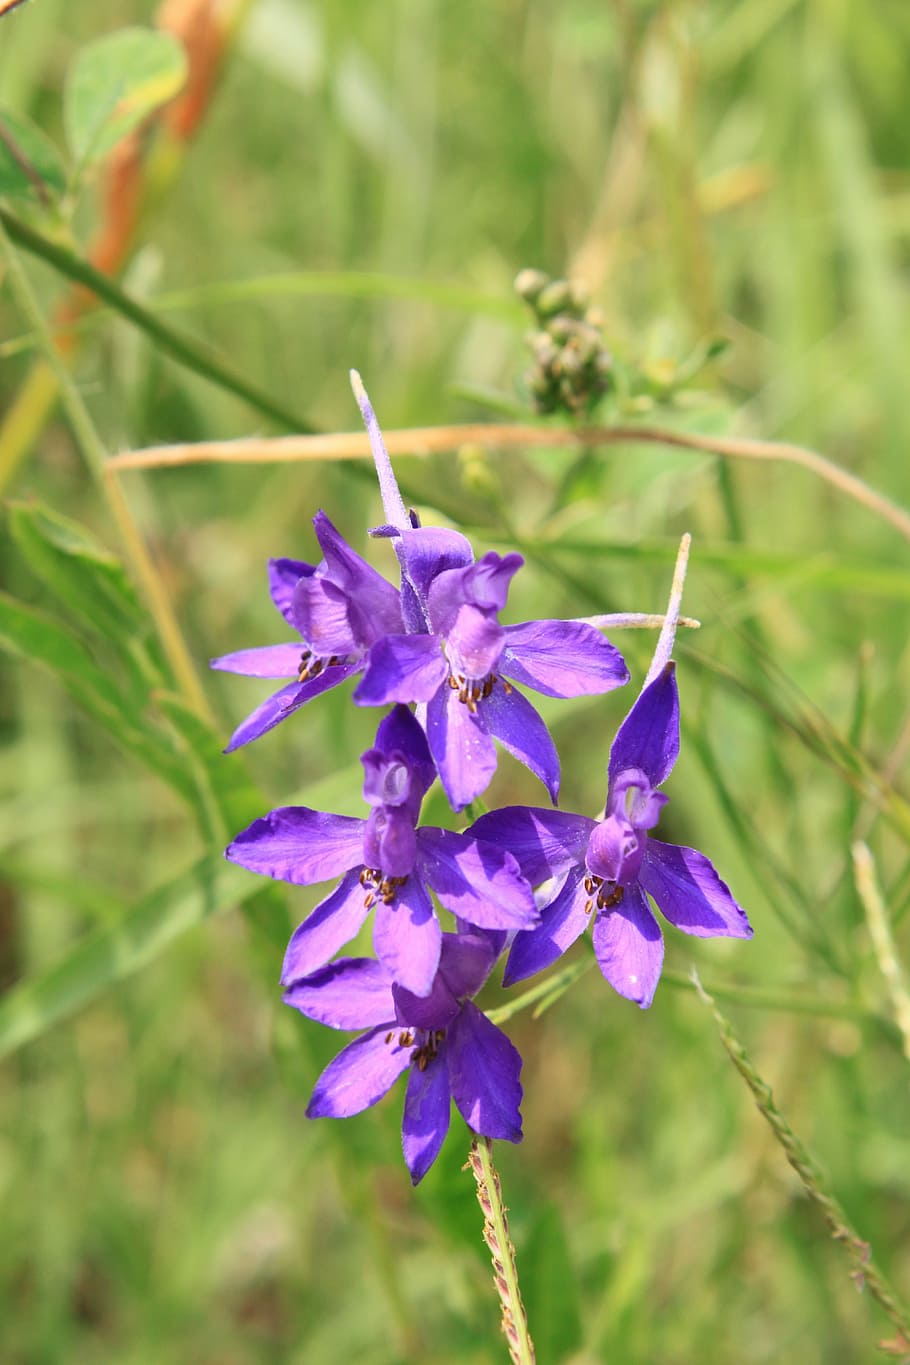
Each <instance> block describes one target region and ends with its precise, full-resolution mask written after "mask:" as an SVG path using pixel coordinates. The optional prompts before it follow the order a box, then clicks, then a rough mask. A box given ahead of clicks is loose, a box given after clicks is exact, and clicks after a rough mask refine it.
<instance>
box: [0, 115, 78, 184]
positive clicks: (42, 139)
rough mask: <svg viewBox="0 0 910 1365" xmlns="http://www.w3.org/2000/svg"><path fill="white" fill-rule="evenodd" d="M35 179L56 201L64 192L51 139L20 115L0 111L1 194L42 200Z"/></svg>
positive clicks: (61, 169)
mask: <svg viewBox="0 0 910 1365" xmlns="http://www.w3.org/2000/svg"><path fill="white" fill-rule="evenodd" d="M29 170H31V171H33V172H34V175H30V174H29ZM35 176H37V177H38V180H39V181H40V182H41V183H42V184H43V185H44V186H45V188H46V189H47V191H48V193H49V194H52V195H54V196H55V197H56V196H58V195H61V194H62V193H63V191H64V189H65V188H66V168H65V167H64V165H63V159H62V157H61V156H60V153H59V152H58V151H57V148H56V147H55V146H54V144H53V142H51V140H50V138H49V137H46V136H45V135H44V133H42V131H41V129H40V128H38V127H36V125H35V124H34V123H32V122H31V121H30V120H29V119H25V118H23V117H22V115H21V114H11V113H10V112H9V110H7V109H2V110H0V194H10V195H23V196H26V197H27V198H30V199H39V198H41V191H40V190H39V188H38V186H37V184H36V183H35Z"/></svg>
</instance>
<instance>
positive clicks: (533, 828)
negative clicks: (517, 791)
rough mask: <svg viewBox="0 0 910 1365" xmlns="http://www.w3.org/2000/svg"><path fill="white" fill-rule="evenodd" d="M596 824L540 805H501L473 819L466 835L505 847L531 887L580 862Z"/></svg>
mask: <svg viewBox="0 0 910 1365" xmlns="http://www.w3.org/2000/svg"><path fill="white" fill-rule="evenodd" d="M596 825H597V821H596V820H591V819H589V818H588V817H587V816H586V815H572V814H571V813H570V812H569V811H563V810H546V809H541V808H540V807H539V806H502V807H500V809H499V810H491V811H490V812H489V814H487V815H481V817H480V818H479V819H478V820H475V821H474V823H473V825H471V826H470V828H469V829H468V830H467V833H468V834H470V835H473V836H474V838H476V839H484V840H486V841H487V842H488V843H491V844H498V845H499V847H500V848H507V849H508V850H509V852H510V853H511V854H512V855H513V857H515V858H516V859H517V861H518V866H519V867H520V868H521V870H522V872H523V874H524V875H525V876H526V877H527V879H528V881H529V882H530V883H531V885H532V886H537V885H538V884H539V883H540V882H544V881H546V880H547V878H548V877H555V876H556V875H558V873H560V872H565V870H566V868H568V867H571V866H572V865H573V863H583V862H584V860H585V853H586V851H587V847H588V840H589V839H590V837H591V834H592V833H593V831H594V829H595V828H596Z"/></svg>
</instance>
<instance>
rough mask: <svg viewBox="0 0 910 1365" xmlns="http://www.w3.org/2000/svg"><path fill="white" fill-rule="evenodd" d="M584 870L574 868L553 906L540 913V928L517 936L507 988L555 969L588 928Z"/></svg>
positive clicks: (507, 964)
mask: <svg viewBox="0 0 910 1365" xmlns="http://www.w3.org/2000/svg"><path fill="white" fill-rule="evenodd" d="M583 874H584V868H583V867H578V868H574V869H573V870H572V871H571V872H570V873H569V875H568V877H567V878H566V880H565V882H564V883H563V885H562V886H561V887H560V889H559V891H558V892H557V893H556V895H555V896H554V897H553V899H552V901H551V902H550V904H549V905H545V906H544V907H543V909H542V910H541V912H540V924H539V925H538V927H537V928H536V929H530V930H528V931H527V932H526V933H522V934H516V935H515V941H514V943H513V944H512V951H511V952H510V953H509V960H508V962H507V963H506V970H505V975H504V976H503V979H502V984H503V985H504V986H514V985H515V982H516V981H524V980H525V979H526V978H527V977H529V976H534V975H535V973H537V972H542V971H544V970H545V969H546V968H547V967H551V966H552V965H553V963H554V962H556V961H557V959H558V958H560V957H562V955H563V953H564V952H566V951H567V950H568V949H569V948H571V946H572V944H573V943H574V942H575V940H576V939H577V938H579V937H580V935H581V934H583V933H584V931H585V929H587V927H588V924H589V923H590V919H591V916H590V914H585V906H586V905H587V903H588V901H589V900H590V896H589V895H588V893H587V892H586V891H585V889H584V886H583V885H582V877H583Z"/></svg>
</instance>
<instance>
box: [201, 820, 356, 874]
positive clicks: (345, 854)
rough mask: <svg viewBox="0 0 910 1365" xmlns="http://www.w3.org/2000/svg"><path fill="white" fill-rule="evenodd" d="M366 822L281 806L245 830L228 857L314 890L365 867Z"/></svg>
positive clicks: (228, 853) (235, 841)
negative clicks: (349, 872)
mask: <svg viewBox="0 0 910 1365" xmlns="http://www.w3.org/2000/svg"><path fill="white" fill-rule="evenodd" d="M364 826H365V821H363V820H356V819H354V817H353V816H350V815H329V814H328V813H327V812H326V811H321V810H310V809H309V807H308V806H279V807H278V809H277V810H273V811H269V813H268V815H266V816H264V817H263V818H262V819H261V820H254V821H253V823H252V824H251V825H250V826H248V828H247V829H245V830H243V831H242V832H241V833H240V834H238V835H237V837H236V838H235V839H234V840H233V842H232V843H230V844H229V845H228V847H227V849H226V850H225V854H224V856H225V857H226V858H227V860H228V862H230V863H239V865H240V866H241V867H247V868H249V870H250V871H251V872H259V873H261V875H262V876H263V877H274V878H275V879H276V880H277V881H281V882H293V884H294V885H295V886H310V885H312V883H313V882H325V881H328V880H329V879H330V878H331V877H339V876H340V875H341V874H342V872H347V871H348V869H349V868H352V867H357V868H358V869H359V868H360V867H361V865H362V863H363V833H364Z"/></svg>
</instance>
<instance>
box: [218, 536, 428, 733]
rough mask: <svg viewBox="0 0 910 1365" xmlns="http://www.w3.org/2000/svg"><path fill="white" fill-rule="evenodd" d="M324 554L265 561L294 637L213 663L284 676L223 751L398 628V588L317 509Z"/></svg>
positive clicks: (268, 724)
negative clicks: (314, 559)
mask: <svg viewBox="0 0 910 1365" xmlns="http://www.w3.org/2000/svg"><path fill="white" fill-rule="evenodd" d="M313 526H314V528H315V531H316V538H317V540H318V541H319V544H320V547H321V549H322V553H323V558H322V559H321V560H320V562H319V563H318V564H316V565H313V564H307V563H304V562H303V561H301V560H296V559H272V560H270V561H269V589H270V591H271V596H272V601H273V602H274V603H275V606H276V607H277V608H278V610H279V611H280V612H281V615H282V616H283V617H284V619H285V620H286V621H287V623H288V625H289V626H291V628H292V629H294V630H296V631H297V632H298V634H299V635H300V637H301V639H300V640H298V641H295V642H293V643H288V644H278V645H265V646H262V647H261V648H257V649H241V650H238V651H236V652H235V653H233V654H224V655H222V656H221V657H220V658H218V659H213V660H212V668H217V669H222V670H224V671H225V672H227V673H243V674H246V675H247V676H249V677H255V678H291V679H293V681H292V682H290V683H288V684H287V685H286V686H285V687H282V688H280V689H279V691H277V692H275V693H274V694H273V695H272V696H271V697H269V698H268V700H267V701H265V702H263V703H262V705H261V706H259V707H257V708H256V710H255V711H253V712H252V714H251V715H249V716H247V718H246V720H244V721H243V723H242V724H241V725H240V726H238V728H237V729H236V730H235V732H234V734H233V735H232V737H231V740H230V743H229V744H228V746H227V750H226V751H225V752H227V753H230V752H231V750H232V749H237V748H239V747H240V745H242V744H248V743H249V742H250V740H253V739H258V738H259V736H260V735H264V734H265V733H266V732H267V731H268V730H271V729H273V728H274V726H276V725H278V724H279V723H280V722H281V721H283V720H285V719H286V718H287V717H288V716H290V715H292V714H293V713H294V712H295V711H297V710H299V708H300V707H301V706H303V705H304V704H305V703H306V702H308V701H311V700H312V698H313V697H317V696H319V695H320V693H322V692H327V691H329V689H330V688H332V687H337V686H338V684H339V683H342V682H344V681H345V679H346V678H349V677H351V675H352V674H354V673H357V672H359V670H360V669H361V668H362V667H363V659H364V655H365V653H366V651H367V650H368V649H369V647H370V645H372V644H373V643H374V642H375V641H376V640H377V639H379V638H380V637H381V636H382V635H383V634H385V633H386V632H387V631H390V632H393V633H397V632H400V631H401V630H402V629H403V625H402V619H401V605H400V598H399V593H398V590H397V589H396V588H393V587H392V585H391V583H388V582H386V580H385V579H384V578H383V577H382V575H381V574H379V573H377V571H376V570H375V569H374V568H372V567H371V565H369V564H368V563H367V562H366V560H365V559H361V557H360V555H358V554H357V553H356V551H354V550H353V549H352V548H351V546H350V545H348V543H347V541H346V540H345V539H344V538H343V536H341V535H340V534H339V532H338V531H337V530H336V529H335V527H334V526H333V525H332V523H331V521H329V518H328V517H327V516H326V514H325V513H324V512H317V514H316V516H315V517H314V518H313Z"/></svg>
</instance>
